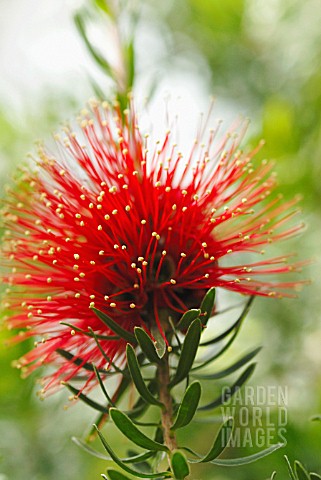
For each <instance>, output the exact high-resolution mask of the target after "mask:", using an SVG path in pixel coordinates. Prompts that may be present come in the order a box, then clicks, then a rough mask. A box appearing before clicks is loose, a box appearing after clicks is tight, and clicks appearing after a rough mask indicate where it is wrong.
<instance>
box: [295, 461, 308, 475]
mask: <svg viewBox="0 0 321 480" xmlns="http://www.w3.org/2000/svg"><path fill="white" fill-rule="evenodd" d="M294 473H295V474H296V476H297V477H298V480H310V475H309V473H308V472H307V471H306V469H305V468H304V467H303V465H302V463H300V462H299V461H298V460H296V461H295V462H294Z"/></svg>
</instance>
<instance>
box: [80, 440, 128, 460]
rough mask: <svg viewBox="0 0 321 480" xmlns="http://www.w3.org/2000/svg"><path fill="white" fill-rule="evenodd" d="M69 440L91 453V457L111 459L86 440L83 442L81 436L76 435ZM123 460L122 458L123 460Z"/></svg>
mask: <svg viewBox="0 0 321 480" xmlns="http://www.w3.org/2000/svg"><path fill="white" fill-rule="evenodd" d="M71 440H72V441H73V442H74V443H75V444H76V445H77V446H78V447H80V448H81V449H82V450H84V451H85V452H87V453H89V454H90V455H92V456H93V457H97V458H100V459H102V460H107V461H109V460H111V457H108V456H107V455H105V454H104V453H100V452H98V450H95V449H94V448H92V447H90V446H89V445H88V444H87V443H86V442H84V441H83V440H81V438H77V437H71ZM123 461H124V460H123Z"/></svg>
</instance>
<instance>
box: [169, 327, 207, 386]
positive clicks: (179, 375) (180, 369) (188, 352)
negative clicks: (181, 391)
mask: <svg viewBox="0 0 321 480" xmlns="http://www.w3.org/2000/svg"><path fill="white" fill-rule="evenodd" d="M201 331H202V325H201V321H200V319H199V318H196V319H195V320H193V322H192V323H191V324H190V326H189V328H188V330H187V333H186V336H185V340H184V343H183V347H182V352H181V355H180V357H179V361H178V365H177V370H176V373H175V375H174V377H173V379H172V380H171V382H170V384H169V387H170V388H172V387H174V385H177V384H178V383H179V382H181V381H182V380H184V378H186V377H187V375H188V374H189V372H190V370H191V368H192V365H193V362H194V359H195V356H196V353H197V349H198V345H199V343H200V338H201Z"/></svg>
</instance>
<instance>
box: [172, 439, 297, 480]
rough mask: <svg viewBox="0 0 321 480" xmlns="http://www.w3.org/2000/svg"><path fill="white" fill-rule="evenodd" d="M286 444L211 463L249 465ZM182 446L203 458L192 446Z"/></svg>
mask: <svg viewBox="0 0 321 480" xmlns="http://www.w3.org/2000/svg"><path fill="white" fill-rule="evenodd" d="M285 445H286V444H285V443H277V444H275V445H271V446H270V447H268V448H266V449H264V450H261V451H260V452H257V453H254V454H253V455H248V456H246V457H243V458H229V459H222V460H220V459H215V460H212V461H211V462H209V463H212V464H213V465H219V466H221V467H237V466H240V465H247V464H249V463H253V462H256V461H257V460H259V459H260V458H263V457H266V456H267V455H270V454H271V453H273V452H275V451H276V450H278V449H279V448H281V447H284V446H285ZM180 448H182V449H183V450H185V451H186V452H189V453H191V454H192V455H195V456H196V457H198V458H200V459H201V458H202V456H201V455H199V454H198V453H196V452H194V451H193V450H192V449H191V448H188V447H180ZM189 462H191V463H195V460H192V459H189ZM293 480H296V479H295V478H293Z"/></svg>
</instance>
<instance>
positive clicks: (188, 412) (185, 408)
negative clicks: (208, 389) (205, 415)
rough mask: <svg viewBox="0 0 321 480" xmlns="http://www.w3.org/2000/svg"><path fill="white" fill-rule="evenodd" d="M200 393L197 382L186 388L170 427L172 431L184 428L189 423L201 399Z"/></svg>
mask: <svg viewBox="0 0 321 480" xmlns="http://www.w3.org/2000/svg"><path fill="white" fill-rule="evenodd" d="M201 391H202V387H201V384H200V383H199V382H193V383H191V384H190V385H189V386H188V388H187V389H186V392H185V394H184V397H183V400H182V403H181V404H180V406H179V409H178V412H177V416H176V419H175V422H174V424H173V426H172V427H171V429H172V430H177V429H178V428H182V427H185V426H186V425H188V424H189V423H190V422H191V420H192V419H193V417H194V415H195V412H196V409H197V407H198V403H199V401H200V398H201Z"/></svg>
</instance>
